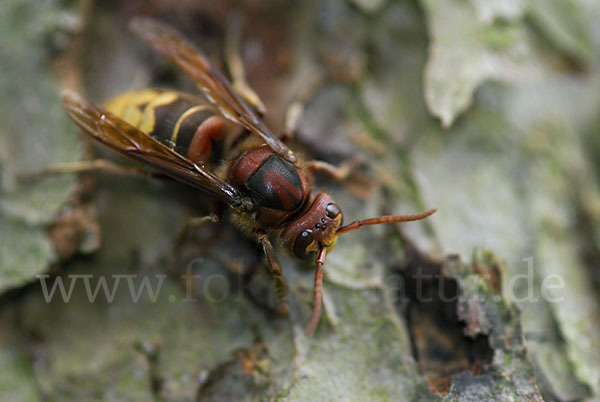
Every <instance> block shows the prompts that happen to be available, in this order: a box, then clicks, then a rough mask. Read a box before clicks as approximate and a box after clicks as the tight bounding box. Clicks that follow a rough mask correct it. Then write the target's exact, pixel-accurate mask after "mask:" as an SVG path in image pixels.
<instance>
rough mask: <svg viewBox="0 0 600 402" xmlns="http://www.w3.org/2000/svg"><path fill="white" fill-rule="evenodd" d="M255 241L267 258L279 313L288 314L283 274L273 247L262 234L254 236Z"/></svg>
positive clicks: (267, 237)
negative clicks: (273, 281) (258, 243)
mask: <svg viewBox="0 0 600 402" xmlns="http://www.w3.org/2000/svg"><path fill="white" fill-rule="evenodd" d="M256 238H257V240H258V241H259V242H260V244H261V245H262V248H263V251H264V252H265V256H266V257H267V268H268V269H269V272H270V273H271V275H273V279H274V280H275V297H276V298H277V305H278V306H279V313H280V314H282V315H287V314H289V307H288V304H287V289H286V284H285V280H284V279H283V272H282V271H281V265H280V264H279V260H278V259H277V256H276V255H275V250H273V245H272V244H271V241H270V240H269V236H267V235H266V234H264V233H260V234H258V235H257V236H256Z"/></svg>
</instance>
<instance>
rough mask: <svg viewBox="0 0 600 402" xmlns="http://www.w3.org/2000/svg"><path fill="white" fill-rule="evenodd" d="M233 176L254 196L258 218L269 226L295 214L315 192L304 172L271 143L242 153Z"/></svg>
mask: <svg viewBox="0 0 600 402" xmlns="http://www.w3.org/2000/svg"><path fill="white" fill-rule="evenodd" d="M231 178H232V182H233V184H234V185H235V186H236V187H238V188H241V189H243V190H244V192H245V193H247V194H248V195H249V196H250V197H251V198H252V200H253V201H254V203H255V205H256V207H257V214H256V216H257V220H258V221H259V222H260V223H261V224H263V225H264V226H266V227H274V226H278V225H281V224H282V223H284V222H285V221H287V220H288V219H290V218H291V217H292V216H294V214H296V213H297V212H298V211H299V210H300V209H301V208H303V207H304V206H305V204H306V202H307V200H308V199H309V197H310V193H311V188H310V184H309V181H308V178H307V177H306V175H305V174H304V172H303V171H302V170H300V169H299V168H297V167H296V166H294V165H293V164H292V163H290V162H288V161H286V160H285V159H283V158H282V157H280V156H279V155H277V154H275V153H274V152H273V151H271V150H270V149H269V148H268V147H267V146H259V147H256V148H251V149H249V150H247V151H245V152H244V153H242V155H240V157H239V158H238V159H237V161H236V162H235V163H234V165H233V166H232V168H231Z"/></svg>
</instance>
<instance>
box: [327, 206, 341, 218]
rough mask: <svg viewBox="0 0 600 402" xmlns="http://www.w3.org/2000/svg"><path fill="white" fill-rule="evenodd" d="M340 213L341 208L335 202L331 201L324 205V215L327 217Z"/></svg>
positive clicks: (333, 216) (335, 216) (336, 215)
mask: <svg viewBox="0 0 600 402" xmlns="http://www.w3.org/2000/svg"><path fill="white" fill-rule="evenodd" d="M341 213H342V210H341V209H340V207H338V206H337V204H335V203H333V202H330V203H329V204H327V206H326V207H325V215H327V217H328V218H331V219H335V218H337V217H338V216H339V215H340V214H341Z"/></svg>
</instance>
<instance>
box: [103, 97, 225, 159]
mask: <svg viewBox="0 0 600 402" xmlns="http://www.w3.org/2000/svg"><path fill="white" fill-rule="evenodd" d="M105 107H106V109H107V110H108V111H109V112H111V113H113V114H115V115H117V116H119V117H120V118H121V119H123V120H125V121H126V122H127V123H129V124H131V125H133V126H135V127H137V128H139V129H140V130H141V131H143V132H144V133H146V134H148V135H149V136H151V137H153V138H156V139H157V140H159V141H160V142H162V143H163V144H165V145H167V146H168V147H169V148H171V149H174V150H175V151H177V152H178V153H180V154H181V155H183V156H186V157H188V158H189V159H191V160H193V161H194V162H202V163H209V164H215V163H217V162H218V161H220V160H221V159H222V157H223V152H224V142H225V141H224V140H225V135H226V131H227V126H226V124H225V121H224V119H223V118H222V117H221V116H220V115H219V114H218V112H217V111H216V110H215V108H214V107H212V106H211V105H210V104H208V102H207V101H206V100H204V99H202V98H199V97H195V96H192V95H188V94H184V93H181V92H177V91H171V90H163V89H146V90H142V91H133V92H126V93H123V94H121V95H118V96H116V97H115V98H113V99H111V100H109V101H108V102H107V103H106V104H105Z"/></svg>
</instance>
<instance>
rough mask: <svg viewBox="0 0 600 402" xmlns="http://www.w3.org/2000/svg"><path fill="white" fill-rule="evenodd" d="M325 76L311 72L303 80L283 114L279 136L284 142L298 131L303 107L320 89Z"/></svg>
mask: <svg viewBox="0 0 600 402" xmlns="http://www.w3.org/2000/svg"><path fill="white" fill-rule="evenodd" d="M324 79H325V76H324V75H323V73H320V72H318V71H313V72H311V74H310V75H309V77H308V78H307V79H306V80H303V81H302V83H303V86H302V88H301V89H300V90H298V91H297V94H296V96H295V97H294V98H293V100H292V102H291V103H290V104H289V106H288V107H287V110H286V112H285V123H284V126H283V133H282V134H281V136H282V137H283V138H285V139H286V140H287V139H289V138H293V137H294V133H295V132H296V131H297V129H298V122H299V121H300V119H301V118H302V114H303V113H304V105H305V104H306V102H308V100H309V99H310V98H312V96H313V95H314V94H315V92H316V91H317V89H319V87H321V85H322V84H323V81H324Z"/></svg>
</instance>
